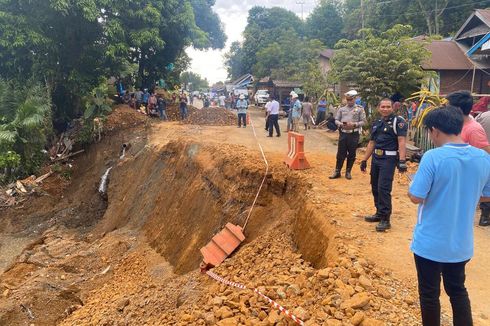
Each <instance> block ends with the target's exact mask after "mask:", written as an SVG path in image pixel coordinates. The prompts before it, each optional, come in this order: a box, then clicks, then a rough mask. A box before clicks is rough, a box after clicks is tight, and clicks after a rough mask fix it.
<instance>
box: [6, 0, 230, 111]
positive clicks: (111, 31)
mask: <svg viewBox="0 0 490 326" xmlns="http://www.w3.org/2000/svg"><path fill="white" fill-rule="evenodd" d="M213 4H214V1H213V0H84V1H75V0H57V1H39V2H36V3H35V4H33V3H32V1H30V0H3V1H1V2H0V30H1V31H2V32H1V33H0V76H1V77H6V78H16V79H20V80H22V79H23V80H25V79H27V78H30V77H31V76H32V75H34V76H35V77H36V78H38V79H39V80H42V81H47V82H48V84H49V86H50V87H51V88H52V94H53V100H54V103H55V107H56V109H57V112H56V116H58V117H61V118H63V119H64V120H68V119H69V118H70V117H73V116H74V115H75V114H76V113H77V111H78V109H80V108H81V107H82V105H81V98H82V96H83V95H84V94H87V93H89V92H90V91H91V90H92V89H93V88H94V87H96V86H97V85H98V84H99V83H100V82H101V81H102V79H103V78H104V77H110V76H111V75H115V76H117V75H118V72H119V71H121V70H124V69H125V67H128V66H131V65H134V64H136V65H137V66H138V81H139V82H140V83H142V84H145V85H147V86H149V85H150V84H151V83H152V82H153V81H155V80H157V79H159V78H161V77H168V78H170V79H171V80H174V81H178V78H179V75H180V73H181V72H182V71H183V70H185V69H186V68H187V66H188V63H189V58H188V57H187V56H186V55H185V53H184V49H185V48H186V47H187V46H190V45H194V46H195V47H197V48H202V49H204V48H220V47H223V46H224V41H225V35H224V33H223V29H222V26H221V23H220V21H219V19H218V17H217V16H216V15H213V13H212V11H211V6H212V5H213ZM197 11H198V12H197ZM197 17H198V18H199V21H197ZM170 63H173V69H166V67H168V65H169V64H170Z"/></svg>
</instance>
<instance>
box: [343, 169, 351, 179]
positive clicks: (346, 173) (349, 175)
mask: <svg viewBox="0 0 490 326" xmlns="http://www.w3.org/2000/svg"><path fill="white" fill-rule="evenodd" d="M345 178H346V179H347V180H351V179H352V174H350V171H347V172H345Z"/></svg>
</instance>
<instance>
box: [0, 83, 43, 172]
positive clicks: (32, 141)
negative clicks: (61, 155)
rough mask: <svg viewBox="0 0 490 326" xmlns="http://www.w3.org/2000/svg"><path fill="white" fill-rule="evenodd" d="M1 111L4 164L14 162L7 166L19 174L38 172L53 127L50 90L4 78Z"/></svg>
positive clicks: (0, 144)
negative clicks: (15, 169) (19, 83)
mask: <svg viewBox="0 0 490 326" xmlns="http://www.w3.org/2000/svg"><path fill="white" fill-rule="evenodd" d="M0 114H1V115H0V153H1V156H2V161H3V162H4V164H12V165H11V166H4V167H7V168H10V169H12V168H17V173H18V175H19V176H22V175H28V174H32V173H35V172H36V171H37V169H38V168H39V167H40V166H41V164H42V163H43V161H44V159H45V155H44V154H43V152H42V151H43V150H44V147H45V145H46V143H47V141H48V137H49V136H50V134H51V130H52V125H51V94H50V93H49V90H48V89H47V88H46V87H43V86H41V85H39V84H32V83H31V82H29V83H27V85H23V86H20V85H18V84H17V83H15V82H12V81H5V80H0ZM4 153H6V154H4ZM9 153H10V154H9ZM18 159H19V163H20V164H17V163H16V162H17V160H18Z"/></svg>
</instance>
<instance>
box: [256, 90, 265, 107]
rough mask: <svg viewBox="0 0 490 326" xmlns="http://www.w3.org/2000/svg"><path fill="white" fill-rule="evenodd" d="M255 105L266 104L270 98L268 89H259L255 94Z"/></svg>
mask: <svg viewBox="0 0 490 326" xmlns="http://www.w3.org/2000/svg"><path fill="white" fill-rule="evenodd" d="M254 100H255V105H265V103H267V101H268V100H269V91H268V90H266V89H259V90H258V91H257V92H256V93H255V96H254Z"/></svg>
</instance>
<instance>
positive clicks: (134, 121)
mask: <svg viewBox="0 0 490 326" xmlns="http://www.w3.org/2000/svg"><path fill="white" fill-rule="evenodd" d="M147 122H148V117H147V116H146V115H144V114H141V113H140V112H137V111H135V110H133V109H132V108H130V107H129V105H126V104H121V105H117V106H115V107H114V108H113V110H112V113H111V114H110V115H109V116H108V117H107V121H106V122H105V123H104V130H107V131H114V130H123V129H127V128H132V127H136V126H139V125H143V124H146V123H147Z"/></svg>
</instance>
